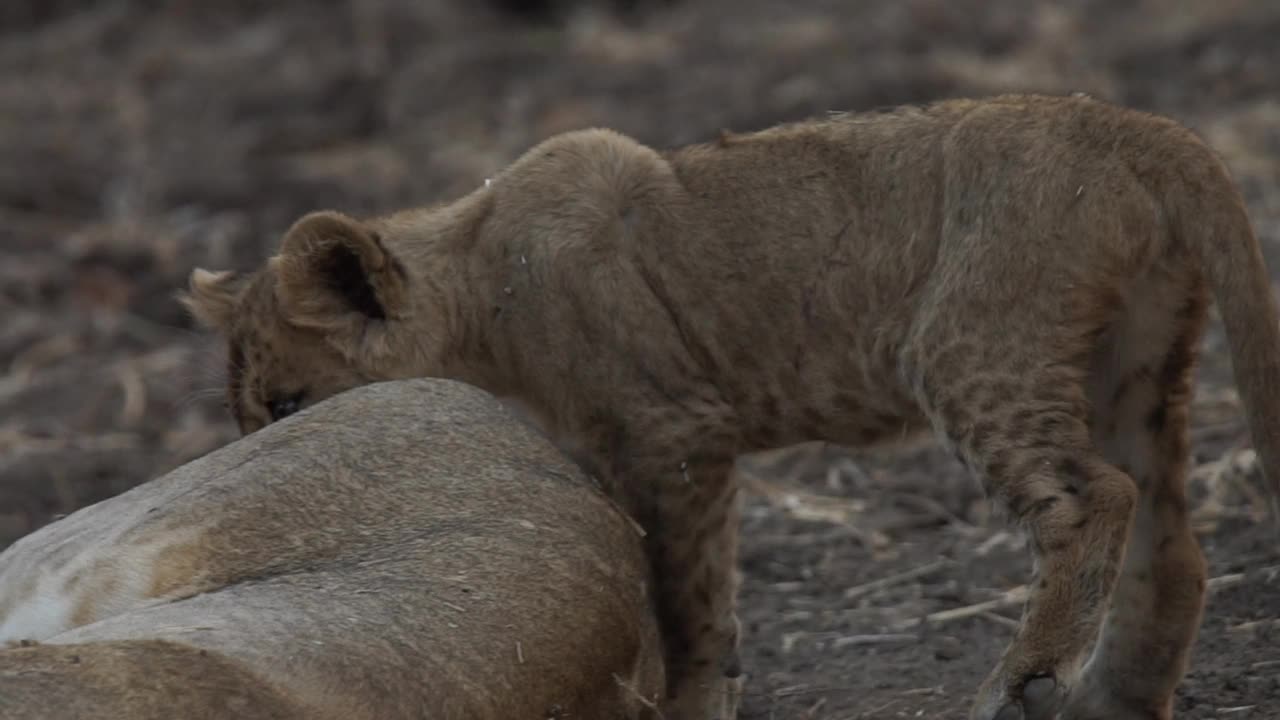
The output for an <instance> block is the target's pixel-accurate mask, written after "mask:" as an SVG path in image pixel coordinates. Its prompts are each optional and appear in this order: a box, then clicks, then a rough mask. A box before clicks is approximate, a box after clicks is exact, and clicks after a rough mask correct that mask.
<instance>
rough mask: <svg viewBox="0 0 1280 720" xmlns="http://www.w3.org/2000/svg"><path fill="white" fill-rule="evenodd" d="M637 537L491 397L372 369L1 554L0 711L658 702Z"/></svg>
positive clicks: (368, 712)
mask: <svg viewBox="0 0 1280 720" xmlns="http://www.w3.org/2000/svg"><path fill="white" fill-rule="evenodd" d="M642 545H643V544H642V540H641V537H640V533H639V531H638V528H637V527H636V526H635V525H634V523H633V522H632V521H631V520H630V519H629V518H628V517H627V516H626V515H625V514H624V513H623V512H621V510H619V509H618V508H617V506H616V505H615V504H614V503H613V502H612V501H610V500H609V499H608V498H607V497H605V496H604V495H603V493H601V492H600V491H599V489H598V488H596V487H594V486H593V485H592V484H591V483H590V481H589V480H588V479H587V478H586V477H585V476H583V475H582V474H581V472H580V471H579V470H578V469H577V468H575V467H574V466H573V465H572V463H570V462H568V461H567V460H566V459H564V458H563V456H562V455H561V454H560V453H559V452H557V451H556V449H555V448H554V447H553V446H552V445H551V444H550V443H548V442H547V441H546V440H545V439H543V438H540V437H538V435H537V434H536V433H534V432H533V431H531V430H530V429H528V428H527V427H525V426H524V425H522V424H521V423H520V422H519V421H518V420H516V419H515V418H513V417H512V416H511V415H510V414H509V413H507V412H506V411H505V410H504V409H503V408H502V406H501V405H500V404H499V403H498V402H497V401H496V400H495V399H493V398H492V397H491V396H489V395H487V394H485V393H483V392H482V391H480V390H478V389H476V388H474V387H470V386H467V385H464V384H461V383H455V382H450V381H446V380H408V381H404V382H398V383H377V384H373V385H368V386H365V387H362V388H359V389H355V390H352V391H351V392H348V393H343V394H341V395H339V396H337V397H334V398H332V399H330V400H328V401H327V402H324V403H321V404H320V405H317V406H315V407H313V408H310V409H308V410H307V411H305V412H302V413H299V414H298V415H296V416H294V417H292V418H289V420H288V421H287V422H282V423H278V424H275V425H273V426H272V427H271V428H268V429H267V430H265V431H264V432H261V433H256V434H254V435H253V436H251V437H247V438H243V439H241V440H239V441H237V442H235V443H232V444H231V445H229V446H227V447H225V448H222V449H220V450H217V451H215V452H213V453H211V454H209V455H207V456H206V457H204V458H201V459H199V460H196V461H194V462H191V463H189V464H187V465H185V466H183V467H181V468H179V469H177V470H175V471H173V472H172V473H170V474H168V475H165V476H163V477H160V478H158V479H155V480H153V481H151V482H148V483H145V484H143V485H141V486H138V487H137V488H135V489H133V490H130V491H128V492H126V493H124V494H122V495H119V496H117V497H114V498H111V499H108V500H106V501H103V502H101V503H98V504H96V505H93V506H90V507H88V508H85V509H83V510H80V511H79V512H76V513H74V514H72V515H70V516H68V517H66V518H64V519H62V520H59V521H57V522H55V523H53V524H51V525H49V526H47V527H44V528H42V529H40V530H38V531H36V532H34V533H32V534H31V535H29V536H27V537H25V538H23V539H22V540H20V541H18V542H17V543H16V544H14V545H13V546H12V547H10V548H8V549H7V550H6V551H5V552H4V553H0V607H3V608H5V609H6V611H5V614H4V615H0V647H3V646H4V644H5V643H15V642H16V641H18V640H20V639H31V640H37V641H39V643H38V644H36V645H34V646H32V647H19V648H14V649H9V650H0V719H3V720H8V719H9V718H14V719H15V720H16V719H17V718H23V719H24V720H43V719H45V718H48V719H49V720H52V719H54V718H58V719H59V720H61V719H63V718H131V719H133V720H148V719H154V720H160V719H161V718H163V719H165V720H168V719H169V718H228V717H236V718H287V719H293V718H296V719H297V720H303V719H304V718H305V719H306V720H324V719H325V718H332V719H333V720H361V719H367V720H394V719H395V718H404V719H406V720H407V719H409V718H424V717H430V718H442V719H445V718H455V719H458V720H462V719H464V718H465V719H467V720H476V719H481V718H488V719H492V720H508V719H511V718H528V719H529V720H544V719H545V718H548V717H562V718H610V719H612V718H651V719H652V718H657V717H658V715H657V714H656V713H657V711H656V709H655V708H656V702H658V701H660V699H661V698H660V696H661V692H662V690H663V688H664V683H665V681H664V673H665V670H664V667H663V664H662V655H663V653H662V647H661V638H660V636H659V632H658V624H657V619H656V614H655V609H654V607H653V604H652V601H651V599H650V592H651V581H650V575H649V569H648V564H647V563H646V561H645V556H644V550H643V546H642ZM110 586H114V588H115V589H114V590H113V591H110V592H104V588H109V587H110Z"/></svg>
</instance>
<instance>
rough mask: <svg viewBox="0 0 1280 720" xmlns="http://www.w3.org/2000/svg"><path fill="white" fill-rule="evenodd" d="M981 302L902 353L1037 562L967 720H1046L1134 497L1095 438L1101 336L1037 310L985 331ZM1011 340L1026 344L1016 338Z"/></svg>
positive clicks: (935, 318) (951, 303)
mask: <svg viewBox="0 0 1280 720" xmlns="http://www.w3.org/2000/svg"><path fill="white" fill-rule="evenodd" d="M953 287H959V288H971V287H973V285H972V284H964V285H959V284H958V285H957V286H953ZM979 302H980V300H975V301H970V300H969V299H968V298H953V297H947V298H943V299H941V301H940V302H939V303H938V305H937V308H936V309H935V310H933V311H932V312H931V314H930V318H931V319H930V322H929V323H928V324H927V326H923V327H921V328H918V333H917V334H916V335H915V336H914V337H915V338H916V341H915V343H916V346H915V347H911V348H909V349H908V360H907V368H908V376H909V379H910V380H911V381H912V382H913V383H914V384H915V387H916V392H917V394H918V395H919V397H920V401H921V405H922V407H923V408H924V409H925V411H926V412H927V413H928V414H929V416H930V418H931V420H932V421H933V423H934V425H935V427H937V428H938V429H939V430H940V431H941V432H942V434H943V435H944V436H945V437H946V438H948V439H949V440H950V442H951V443H952V444H953V445H954V447H955V449H956V450H957V452H958V453H959V455H960V456H961V458H962V459H963V460H964V462H965V463H966V465H968V466H969V467H970V468H971V469H972V471H973V472H974V473H975V474H977V475H978V476H979V477H981V478H982V480H983V482H984V485H985V487H986V489H987V492H988V495H989V496H990V497H991V498H992V500H993V501H994V502H996V503H998V504H999V505H1001V506H1003V507H1005V508H1007V509H1008V511H1009V512H1010V514H1011V515H1012V516H1013V519H1014V520H1015V521H1016V522H1017V523H1018V524H1019V525H1021V526H1022V527H1023V528H1024V529H1025V530H1026V531H1027V533H1028V536H1029V538H1030V541H1031V546H1032V548H1033V551H1034V560H1035V570H1036V576H1035V577H1034V578H1033V579H1032V581H1031V583H1030V588H1031V592H1030V596H1029V598H1028V600H1027V604H1026V608H1025V611H1024V614H1023V620H1022V625H1021V627H1020V628H1019V630H1018V632H1017V634H1016V636H1015V637H1014V639H1013V641H1012V642H1011V644H1010V645H1009V647H1008V648H1007V650H1006V651H1005V653H1004V656H1003V657H1002V658H1001V660H1000V663H999V664H998V665H997V667H996V668H995V669H994V670H993V671H992V672H991V674H990V675H989V676H988V677H987V680H986V681H985V682H984V684H983V686H982V688H980V690H979V692H978V697H977V700H976V701H975V704H974V708H973V717H974V718H975V719H976V720H1049V719H1050V718H1053V717H1054V716H1055V713H1056V712H1057V711H1058V710H1059V709H1060V708H1061V706H1062V703H1063V701H1064V699H1065V697H1066V695H1067V693H1068V692H1069V690H1070V688H1071V687H1072V686H1073V685H1074V683H1075V682H1076V680H1077V679H1078V677H1079V673H1080V669H1081V667H1082V666H1083V664H1084V662H1085V659H1086V658H1087V656H1088V653H1089V651H1090V650H1091V648H1092V646H1093V642H1094V639H1095V638H1096V636H1097V630H1098V628H1099V626H1100V625H1101V623H1102V617H1103V614H1104V612H1105V609H1106V602H1107V598H1108V597H1109V595H1110V594H1111V590H1112V588H1113V586H1114V584H1115V581H1116V577H1117V576H1118V574H1119V572H1120V566H1121V561H1122V559H1123V554H1124V548H1125V543H1126V541H1127V538H1128V533H1129V526H1130V522H1131V519H1132V516H1133V512H1134V506H1135V504H1136V501H1137V495H1138V491H1137V487H1136V485H1135V483H1134V481H1133V480H1132V479H1131V478H1130V477H1129V476H1128V475H1127V474H1125V473H1124V472H1123V471H1121V470H1120V469H1119V468H1117V467H1116V466H1114V465H1112V464H1111V463H1109V462H1107V461H1106V459H1105V458H1104V457H1103V456H1102V455H1101V454H1100V453H1099V452H1098V451H1097V449H1096V448H1095V447H1094V445H1093V442H1092V439H1091V437H1090V432H1089V411H1088V407H1089V406H1088V402H1087V396H1086V389H1085V388H1086V385H1085V383H1086V379H1087V377H1088V370H1089V357H1090V354H1089V352H1088V350H1089V349H1090V348H1092V347H1093V344H1094V343H1095V341H1096V338H1097V332H1098V331H1099V329H1100V325H1101V324H1102V323H1100V322H1097V321H1096V320H1092V319H1082V318H1078V317H1068V316H1054V315H1052V314H1050V313H1051V310H1046V308H1045V306H1043V305H1042V306H1041V307H1040V308H1039V309H1038V310H1037V309H1034V308H1030V307H1026V306H1024V307H1022V308H1016V307H1015V308H1010V309H1008V310H1007V311H1006V312H1005V313H1004V317H1005V318H1006V319H1007V321H1008V324H1007V325H1003V324H1000V323H990V322H984V321H983V320H982V319H981V318H982V317H983V315H982V314H981V313H978V312H975V311H973V308H974V306H975V304H977V303H979ZM1054 307H1058V308H1062V307H1071V305H1070V304H1068V303H1061V304H1055V305H1054ZM1046 314H1047V315H1048V316H1046ZM1015 316H1016V317H1015ZM1007 328H1017V329H1018V334H1019V336H1018V337H1017V338H1014V339H1011V338H1009V337H1008V336H1007Z"/></svg>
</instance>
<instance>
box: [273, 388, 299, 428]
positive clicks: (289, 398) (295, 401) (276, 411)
mask: <svg viewBox="0 0 1280 720" xmlns="http://www.w3.org/2000/svg"><path fill="white" fill-rule="evenodd" d="M301 405H302V393H294V394H292V395H286V396H284V397H277V398H272V399H270V400H268V401H267V412H269V413H271V419H272V420H273V421H274V420H279V419H280V418H285V417H289V416H290V415H292V414H294V413H296V412H298V408H299V407H301Z"/></svg>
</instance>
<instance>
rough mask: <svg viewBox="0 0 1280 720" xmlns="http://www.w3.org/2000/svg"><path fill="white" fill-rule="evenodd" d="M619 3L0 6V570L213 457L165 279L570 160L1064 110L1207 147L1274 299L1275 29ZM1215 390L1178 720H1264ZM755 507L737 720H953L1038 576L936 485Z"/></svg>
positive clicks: (1266, 660)
mask: <svg viewBox="0 0 1280 720" xmlns="http://www.w3.org/2000/svg"><path fill="white" fill-rule="evenodd" d="M633 4H634V5H637V8H636V9H634V10H633V11H631V12H630V13H629V14H628V15H626V16H623V17H615V16H614V15H612V14H611V13H610V11H608V9H607V8H605V6H604V5H603V3H598V4H596V5H595V6H591V5H589V4H588V3H579V4H578V5H579V7H577V8H576V9H573V10H571V11H569V12H568V13H567V14H566V15H564V16H563V17H561V18H559V19H556V20H553V21H548V22H535V21H529V20H524V19H512V18H510V17H504V16H502V15H500V14H498V13H495V12H493V11H491V9H490V7H489V6H487V5H486V4H485V3H484V2H481V1H479V0H476V1H473V2H461V1H455V2H444V1H442V0H437V1H434V2H432V1H428V2H410V1H409V0H352V1H350V2H332V1H329V2H306V3H304V2H300V1H298V0H280V1H278V2H274V3H256V2H250V1H249V0H235V1H232V2H226V3H200V2H196V1H194V0H174V1H172V2H167V3H164V2H158V1H155V0H148V1H146V2H142V1H132V2H131V1H123V0H122V1H120V2H98V3H93V2H88V1H86V0H79V1H76V0H59V1H57V2H54V1H52V0H50V1H48V2H39V1H38V0H15V1H12V2H6V3H4V4H3V5H0V547H2V546H3V545H4V544H6V543H8V542H10V541H12V540H13V539H14V538H16V537H18V536H20V535H22V534H24V533H27V532H29V531H31V530H33V529H35V528H37V527H39V526H40V525H42V524H44V523H46V522H48V521H49V520H50V519H52V518H54V517H57V516H59V515H60V514H65V513H67V512H70V511H72V510H74V509H76V508H78V507H81V506H83V505H85V504H88V503H90V502H93V501H95V500H98V499H101V498H103V497H106V496H109V495H112V494H115V493H118V492H120V491H121V490H123V489H125V488H127V487H129V486H130V485H133V484H135V483H138V482H141V481H144V480H146V479H148V478H150V477H153V476H155V475H157V474H159V473H161V472H163V471H165V470H168V469H169V468H172V467H174V466H176V465H178V464H180V463H182V462H185V461H187V460H190V459H192V458H194V457H197V456H199V455H201V454H203V453H206V452H208V451H209V450H211V449H213V448H215V447H217V446H219V445H221V444H223V443H225V442H228V441H230V440H231V439H233V437H234V436H235V432H234V429H233V427H232V424H231V423H230V421H229V419H228V418H227V417H226V415H225V413H224V411H223V409H222V407H221V398H220V395H219V392H220V386H219V383H220V377H219V370H220V367H221V365H222V356H221V350H220V348H218V347H217V346H216V345H214V344H212V342H211V340H210V339H209V338H208V337H206V336H204V335H203V334H201V333H198V332H195V331H194V330H193V329H192V327H191V325H190V323H189V322H188V320H187V319H186V318H185V317H184V315H183V313H182V311H181V309H180V307H179V306H178V305H177V303H176V302H174V300H173V298H172V294H173V292H174V291H175V290H176V289H178V288H179V287H181V286H183V284H184V283H185V279H186V276H187V273H188V272H189V271H190V270H191V268H192V267H194V266H204V267H210V268H231V267H235V268H247V267H250V266H252V265H254V264H255V263H257V262H258V261H260V260H261V259H262V258H263V257H265V256H266V254H267V253H268V252H269V251H270V250H271V249H272V248H273V246H274V244H275V243H276V242H277V240H278V237H279V235H280V233H281V231H282V230H283V229H284V228H285V226H286V225H287V224H288V223H289V222H290V221H291V220H292V219H294V218H295V217H296V216H298V215H299V214H301V213H303V212H306V211H308V210H311V209H315V208H320V207H333V208H339V209H343V210H346V211H349V212H353V213H364V212H371V211H382V210H389V209H392V208H398V207H402V206H405V205H409V204H415V203H426V202H433V201H437V200H444V199H448V198H450V197H453V196H456V195H459V194H461V193H463V192H465V191H468V190H469V189H471V188H472V187H474V186H475V185H476V184H478V183H479V182H480V181H481V180H482V179H483V178H484V177H485V176H486V175H487V174H489V173H491V172H492V171H494V170H496V169H497V168H499V167H501V166H502V165H504V164H505V163H507V162H508V161H510V160H511V159H513V158H514V157H515V156H516V155H517V154H518V153H520V152H521V151H523V150H524V149H526V148H527V147H529V146H530V145H531V144H533V143H534V142H536V141H538V140H540V139H542V138H545V137H546V136H548V135H549V134H552V133H555V132H558V131H562V130H567V129H571V128H576V127H582V126H586V125H607V126H611V127H614V128H617V129H619V130H622V131H624V132H627V133H631V134H633V135H635V136H636V137H638V138H639V139H641V140H642V141H645V142H649V143H654V144H657V145H662V146H670V145H674V144H679V143H685V142H690V141H698V140H704V139H708V138H710V137H712V136H713V135H714V134H715V133H716V132H717V131H719V130H720V129H722V128H725V129H731V130H737V131H743V130H750V129H755V128H759V127H762V126H765V125H769V124H772V123H775V122H778V121H785V120H793V119H798V118H802V117H804V116H808V115H813V114H820V113H825V112H827V111H830V110H858V109H869V108H873V107H876V106H882V105H887V104H896V103H905V102H919V101H925V100H929V99H933V98H939V97H945V96H956V95H983V94H990V93H995V92H1000V91H1005V90H1041V91H1049V92H1068V91H1077V90H1079V91H1087V92H1090V93H1093V94H1095V95H1097V96H1100V97H1103V98H1107V99H1111V100H1115V101H1119V102H1123V103H1127V104H1131V105H1135V106H1138V107H1142V108H1146V109H1151V110H1156V111H1160V112H1163V113H1166V114H1170V115H1172V116H1174V117H1176V118H1178V119H1180V120H1182V121H1183V122H1185V123H1187V124H1189V125H1190V126H1192V127H1194V128H1195V129H1196V130H1198V131H1199V132H1200V133H1202V134H1203V135H1204V137H1206V138H1207V139H1208V140H1209V141H1210V143H1211V144H1212V145H1213V146H1214V147H1215V148H1217V150H1218V151H1220V152H1221V153H1222V154H1223V156H1224V157H1225V159H1226V160H1227V162H1228V164H1229V165H1230V167H1231V168H1232V170H1233V172H1234V173H1235V174H1236V176H1237V178H1238V180H1239V181H1240V183H1241V184H1242V186H1243V188H1244V191H1245V193H1246V195H1247V199H1248V203H1249V207H1250V210H1251V212H1252V217H1253V221H1254V223H1255V228H1256V229H1257V231H1258V233H1259V235H1260V237H1261V239H1262V241H1263V242H1264V244H1265V245H1266V250H1267V254H1268V257H1269V259H1270V260H1271V261H1272V263H1273V266H1274V267H1276V268H1277V269H1280V42H1277V41H1276V38H1277V37H1280V3H1276V2H1274V0H1218V1H1216V2H1208V0H1112V1H1108V2H1103V1H1102V0H1062V1H1060V2H1054V3H1037V2H1029V1H1023V0H988V1H982V0H863V1H862V2H848V1H846V0H788V1H787V2H769V1H768V0H677V1H675V2H667V3H656V2H655V3H649V4H644V3H638V4H637V3H633ZM1228 368H1229V365H1228V360H1227V358H1226V357H1225V355H1224V349H1223V340H1222V336H1221V332H1220V330H1219V328H1218V326H1217V325H1216V324H1215V325H1214V327H1213V328H1212V331H1211V333H1210V336H1209V337H1208V338H1207V340H1206V343H1205V351H1204V365H1203V367H1202V370H1201V373H1200V375H1201V381H1202V382H1201V385H1200V387H1199V390H1198V395H1197V401H1196V405H1195V409H1194V417H1195V428H1196V429H1195V433H1196V435H1195V443H1194V451H1195V456H1196V463H1197V468H1196V471H1195V473H1194V477H1193V479H1192V489H1193V492H1194V497H1195V499H1196V508H1197V509H1196V513H1197V514H1196V519H1197V523H1198V526H1199V528H1200V530H1201V533H1202V534H1201V538H1202V540H1203V543H1204V546H1205V548H1206V551H1207V553H1208V556H1209V558H1210V561H1211V574H1212V576H1213V577H1214V578H1215V579H1214V581H1213V583H1212V584H1211V586H1212V595H1211V600H1210V603H1209V606H1208V615H1207V617H1206V620H1205V624H1204V628H1203V631H1202V634H1201V638H1200V641H1199V644H1198V646H1197V649H1196V654H1195V658H1194V668H1193V670H1192V671H1191V673H1190V675H1189V677H1188V678H1187V680H1186V682H1185V683H1184V684H1183V686H1182V688H1181V690H1180V691H1179V699H1178V702H1177V710H1178V717H1180V718H1230V719H1232V720H1245V719H1249V720H1261V719H1266V718H1276V717H1280V550H1278V548H1280V543H1277V541H1276V534H1275V532H1276V531H1275V529H1274V527H1272V526H1270V525H1268V524H1267V523H1265V522H1262V520H1261V514H1260V513H1261V509H1262V507H1263V504H1262V500H1261V490H1262V483H1261V480H1260V478H1259V473H1258V470H1257V468H1256V467H1255V466H1254V464H1253V462H1252V454H1251V452H1250V451H1249V450H1248V446H1247V441H1246V437H1245V430H1244V426H1243V425H1242V423H1241V418H1240V412H1239V407H1238V401H1237V398H1236V395H1235V393H1234V390H1233V388H1232V386H1231V384H1230V383H1229V381H1228V380H1229V375H1228ZM748 477H749V479H750V481H749V483H748V484H749V489H750V502H749V507H748V512H747V516H746V518H745V521H744V537H745V539H744V543H745V546H744V550H743V573H744V587H743V592H742V616H743V622H744V628H745V635H744V638H743V647H744V655H745V656H744V661H745V669H746V671H747V672H748V674H749V695H748V697H747V698H746V699H745V701H744V706H743V710H742V717H743V718H748V719H765V718H831V719H833V720H839V719H852V718H914V717H932V718H963V717H965V710H966V704H967V702H968V700H969V698H970V697H971V694H972V692H973V689H974V688H975V687H976V685H977V683H978V682H979V681H980V680H981V678H982V676H983V675H984V674H985V673H986V671H987V669H988V668H989V667H990V666H991V665H992V664H993V663H994V661H995V660H996V658H997V656H998V655H999V652H1000V650H1001V648H1002V647H1003V646H1004V644H1005V643H1006V642H1007V641H1008V640H1009V638H1010V637H1011V634H1012V627H1013V623H1014V618H1016V617H1017V613H1018V607H1017V605H1016V604H1015V603H1013V602H1010V601H1009V597H1010V595H1009V593H1010V591H1011V590H1014V589H1015V588H1017V587H1018V586H1019V585H1020V584H1021V583H1022V582H1024V581H1025V579H1026V577H1027V573H1028V570H1029V562H1028V558H1027V553H1026V551H1025V549H1024V547H1023V546H1022V544H1021V542H1020V539H1019V538H1018V536H1017V535H1016V534H1011V533H1009V532H1006V530H1005V528H1004V527H1003V526H1002V525H1001V524H1000V523H999V522H998V521H996V520H995V519H993V518H990V517H989V513H988V509H987V506H986V504H985V503H984V502H983V501H982V498H981V496H980V494H979V492H978V491H977V489H976V487H975V485H974V483H973V482H972V481H971V480H970V479H969V478H968V477H967V476H966V475H965V474H964V472H963V471H962V470H961V468H960V467H959V465H958V464H956V463H955V461H953V460H951V459H950V457H948V456H946V455H944V454H942V453H941V452H939V451H938V450H937V448H935V447H934V446H932V445H931V444H929V443H925V444H922V445H917V446H914V447H909V448H903V449H899V450H893V451H880V452H876V453H867V452H864V453H851V452H847V451H842V450H840V449H837V448H825V449H824V448H817V449H813V448H811V449H809V450H808V451H806V452H804V453H795V454H793V455H792V457H791V458H790V459H789V460H787V461H785V462H781V463H780V464H774V465H771V466H769V469H767V470H765V471H761V473H759V474H749V475H748ZM953 611H954V612H953ZM931 613H943V614H942V615H941V616H937V615H930V614H931ZM922 619H923V620H922Z"/></svg>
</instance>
